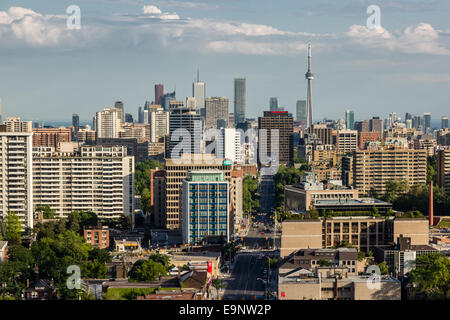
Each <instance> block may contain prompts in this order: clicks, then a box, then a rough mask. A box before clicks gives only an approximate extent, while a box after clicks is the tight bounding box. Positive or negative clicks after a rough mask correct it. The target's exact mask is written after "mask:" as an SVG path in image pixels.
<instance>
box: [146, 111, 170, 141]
mask: <svg viewBox="0 0 450 320" xmlns="http://www.w3.org/2000/svg"><path fill="white" fill-rule="evenodd" d="M148 123H149V125H150V136H149V137H150V141H151V142H158V141H159V140H160V139H161V138H162V137H166V136H168V135H169V112H168V111H165V110H164V109H163V108H162V107H161V106H160V105H153V106H150V108H149V109H148Z"/></svg>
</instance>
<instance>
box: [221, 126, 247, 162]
mask: <svg viewBox="0 0 450 320" xmlns="http://www.w3.org/2000/svg"><path fill="white" fill-rule="evenodd" d="M220 138H221V139H219V143H218V144H219V148H221V150H223V153H222V154H223V157H224V159H228V160H231V161H232V162H233V163H241V162H242V161H243V155H242V144H241V143H242V142H241V131H239V130H236V129H235V128H224V129H221V136H220Z"/></svg>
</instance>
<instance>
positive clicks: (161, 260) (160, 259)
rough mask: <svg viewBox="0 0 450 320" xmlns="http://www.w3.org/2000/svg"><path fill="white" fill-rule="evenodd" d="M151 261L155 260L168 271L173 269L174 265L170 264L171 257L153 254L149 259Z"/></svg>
mask: <svg viewBox="0 0 450 320" xmlns="http://www.w3.org/2000/svg"><path fill="white" fill-rule="evenodd" d="M148 258H149V260H153V261H155V262H157V263H159V264H162V265H163V266H164V267H165V268H166V270H167V271H169V270H170V269H172V265H171V264H170V257H169V256H168V255H165V254H161V253H152V254H151V255H150V256H149V257H148Z"/></svg>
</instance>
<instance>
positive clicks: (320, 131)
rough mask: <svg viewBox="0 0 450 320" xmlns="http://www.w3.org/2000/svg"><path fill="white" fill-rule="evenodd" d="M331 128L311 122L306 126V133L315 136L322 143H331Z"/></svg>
mask: <svg viewBox="0 0 450 320" xmlns="http://www.w3.org/2000/svg"><path fill="white" fill-rule="evenodd" d="M332 133H333V129H332V128H329V127H327V125H326V124H313V125H312V126H310V127H309V128H308V135H309V136H310V137H311V138H313V137H316V138H318V139H320V140H321V141H322V144H333V134H332Z"/></svg>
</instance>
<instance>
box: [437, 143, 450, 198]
mask: <svg viewBox="0 0 450 320" xmlns="http://www.w3.org/2000/svg"><path fill="white" fill-rule="evenodd" d="M437 183H438V185H439V187H441V188H443V189H444V191H445V193H446V194H447V195H449V196H450V149H443V150H439V151H438V153H437Z"/></svg>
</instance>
